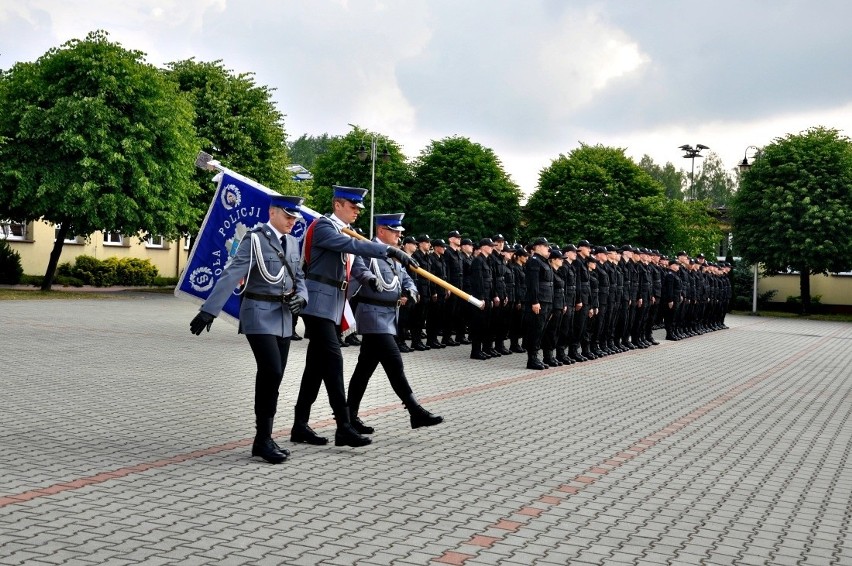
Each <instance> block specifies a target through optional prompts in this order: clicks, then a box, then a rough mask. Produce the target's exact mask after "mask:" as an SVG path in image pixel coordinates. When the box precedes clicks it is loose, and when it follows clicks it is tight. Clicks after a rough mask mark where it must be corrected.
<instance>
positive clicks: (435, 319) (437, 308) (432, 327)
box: [426, 289, 446, 342]
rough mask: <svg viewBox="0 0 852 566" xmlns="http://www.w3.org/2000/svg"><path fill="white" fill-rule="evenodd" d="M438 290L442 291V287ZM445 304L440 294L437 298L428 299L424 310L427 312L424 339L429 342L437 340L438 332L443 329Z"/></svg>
mask: <svg viewBox="0 0 852 566" xmlns="http://www.w3.org/2000/svg"><path fill="white" fill-rule="evenodd" d="M440 292H441V293H443V292H444V291H443V289H442V290H441V291H440ZM445 306H446V301H444V297H441V296H440V295H439V297H438V299H437V300H435V301H429V305H428V307H427V311H426V312H427V313H428V315H427V318H426V339H427V340H428V341H429V342H437V340H438V333H439V332H441V331H443V330H444V307H445Z"/></svg>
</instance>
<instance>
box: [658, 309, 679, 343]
mask: <svg viewBox="0 0 852 566" xmlns="http://www.w3.org/2000/svg"><path fill="white" fill-rule="evenodd" d="M673 302H674V303H675V304H673V305H672V308H669V304H668V303H663V304H662V305H661V307H660V308H661V309H662V310H663V319H664V321H665V325H666V337H669V336H671V335H672V334H674V330H675V318H676V317H677V307H678V305H677V301H673Z"/></svg>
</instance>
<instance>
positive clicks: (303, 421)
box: [290, 407, 328, 446]
mask: <svg viewBox="0 0 852 566" xmlns="http://www.w3.org/2000/svg"><path fill="white" fill-rule="evenodd" d="M310 415H311V413H310V410H308V411H304V410H302V409H299V408H298V407H296V417H295V418H294V419H293V428H291V429H290V442H301V443H303V444H313V445H315V446H322V445H324V444H328V439H327V438H325V437H322V436H320V435H318V434H317V433H316V432H314V429H312V428H311V427H309V426H308V418H309V417H310Z"/></svg>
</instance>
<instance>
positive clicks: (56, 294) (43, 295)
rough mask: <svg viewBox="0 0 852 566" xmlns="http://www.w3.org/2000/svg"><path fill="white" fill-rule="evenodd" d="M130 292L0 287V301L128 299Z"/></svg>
mask: <svg viewBox="0 0 852 566" xmlns="http://www.w3.org/2000/svg"><path fill="white" fill-rule="evenodd" d="M129 298H130V294H129V293H126V292H122V291H112V292H109V291H105V292H98V291H88V292H87V291H57V290H51V291H42V290H40V289H35V290H31V291H25V290H23V289H0V301H45V300H48V301H49V300H55V299H61V300H79V299H94V300H100V299H129Z"/></svg>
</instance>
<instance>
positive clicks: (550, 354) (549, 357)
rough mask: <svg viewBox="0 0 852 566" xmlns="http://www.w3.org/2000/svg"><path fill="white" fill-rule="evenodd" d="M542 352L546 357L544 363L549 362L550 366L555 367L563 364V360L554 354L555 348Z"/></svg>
mask: <svg viewBox="0 0 852 566" xmlns="http://www.w3.org/2000/svg"><path fill="white" fill-rule="evenodd" d="M542 354H543V357H544V359H543V360H542V363H544V364H547V366H548V367H552V368H555V367H557V366H561V365H562V362H560V361H558V360H557V359H556V356H554V354H553V350H542Z"/></svg>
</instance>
